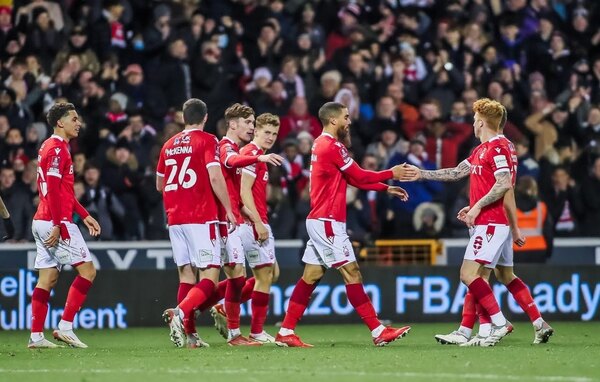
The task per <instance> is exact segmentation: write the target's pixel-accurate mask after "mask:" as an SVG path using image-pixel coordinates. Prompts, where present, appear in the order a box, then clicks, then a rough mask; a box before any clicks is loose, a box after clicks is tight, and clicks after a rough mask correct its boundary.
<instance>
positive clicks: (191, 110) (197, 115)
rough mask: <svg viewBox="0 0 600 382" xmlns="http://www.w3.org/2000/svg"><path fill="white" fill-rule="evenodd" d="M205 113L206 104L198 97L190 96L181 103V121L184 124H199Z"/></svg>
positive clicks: (202, 120)
mask: <svg viewBox="0 0 600 382" xmlns="http://www.w3.org/2000/svg"><path fill="white" fill-rule="evenodd" d="M207 113H208V110H207V108H206V104H205V103H204V101H202V100H200V99H198V98H190V99H188V100H187V101H185V103H184V104H183V122H184V123H185V124H186V125H199V124H201V123H202V122H204V118H205V117H206V114H207Z"/></svg>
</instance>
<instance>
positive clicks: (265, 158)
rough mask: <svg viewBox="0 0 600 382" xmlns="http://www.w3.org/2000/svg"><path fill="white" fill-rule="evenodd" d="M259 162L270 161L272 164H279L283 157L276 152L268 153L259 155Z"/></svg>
mask: <svg viewBox="0 0 600 382" xmlns="http://www.w3.org/2000/svg"><path fill="white" fill-rule="evenodd" d="M258 161H259V162H263V163H270V164H272V165H273V166H281V164H282V163H283V158H282V157H281V156H280V155H277V154H268V155H259V157H258Z"/></svg>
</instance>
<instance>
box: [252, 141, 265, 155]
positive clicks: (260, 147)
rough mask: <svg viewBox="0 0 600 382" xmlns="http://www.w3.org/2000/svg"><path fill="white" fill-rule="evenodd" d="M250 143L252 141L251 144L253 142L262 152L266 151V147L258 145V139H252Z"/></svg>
mask: <svg viewBox="0 0 600 382" xmlns="http://www.w3.org/2000/svg"><path fill="white" fill-rule="evenodd" d="M250 143H253V144H254V146H256V147H258V148H259V149H261V150H262V151H263V152H265V153H266V152H267V150H268V149H267V148H266V147H263V146H261V145H260V143H258V141H252V142H250Z"/></svg>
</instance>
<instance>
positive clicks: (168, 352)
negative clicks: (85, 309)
mask: <svg viewBox="0 0 600 382" xmlns="http://www.w3.org/2000/svg"><path fill="white" fill-rule="evenodd" d="M553 327H554V328H555V330H556V333H555V335H554V336H553V337H552V338H551V339H550V343H549V344H546V345H537V346H534V345H531V341H532V339H533V329H532V328H531V325H530V324H528V323H518V324H516V327H515V331H514V332H513V334H511V335H510V336H508V337H507V338H505V339H504V340H503V341H502V342H501V343H500V344H499V345H498V346H496V347H494V348H459V347H456V346H450V345H444V346H442V345H439V344H437V343H436V342H435V340H434V339H433V335H434V334H436V333H447V332H449V331H451V330H453V329H455V325H454V324H414V325H413V329H412V331H411V333H410V334H409V335H408V336H407V337H405V338H404V339H402V340H399V341H397V342H395V343H393V344H391V345H389V346H388V347H385V348H377V347H375V346H373V345H372V342H371V339H370V335H369V332H368V330H367V329H366V328H365V327H364V326H362V325H340V326H333V325H327V326H325V325H320V326H312V325H300V327H299V329H298V330H297V333H298V334H299V335H300V336H301V338H302V339H303V340H305V341H306V342H309V343H312V344H314V345H315V348H313V349H286V348H277V347H276V346H275V345H272V346H271V345H269V346H262V347H257V348H231V347H228V346H227V345H226V344H225V341H224V340H223V339H222V338H221V337H220V336H219V335H218V333H217V332H216V331H215V330H213V329H212V328H210V329H209V328H203V330H202V331H201V333H200V334H201V336H202V338H203V339H204V340H205V341H207V342H209V343H210V344H211V347H210V348H208V349H206V348H204V349H195V350H188V349H176V348H174V347H173V346H172V344H171V343H170V341H169V338H168V330H167V328H166V327H164V328H145V329H144V328H141V329H127V330H123V331H117V330H113V331H110V330H94V331H85V330H79V331H78V332H77V333H78V334H79V336H80V338H81V339H82V340H83V341H84V342H86V343H87V344H88V345H89V346H90V348H89V349H70V348H65V349H45V350H28V349H27V347H26V345H27V339H28V333H27V332H0V381H3V382H8V381H11V382H12V381H60V382H70V381H86V382H95V381H111V382H116V381H144V382H151V381H174V380H180V381H181V380H188V378H194V380H202V381H230V380H232V381H244V382H246V381H260V382H267V381H278V382H281V381H285V382H291V381H302V382H307V381H327V382H337V381H343V382H350V381H377V382H382V381H395V382H397V381H481V380H484V381H490V380H491V381H553V382H563V381H576V382H587V381H595V380H600V323H566V322H561V323H557V322H555V323H553ZM243 329H245V330H244V332H246V333H247V331H248V329H247V328H243ZM267 330H268V331H269V332H270V333H272V334H275V333H276V329H275V328H273V327H268V328H267ZM46 335H47V336H51V332H50V331H46Z"/></svg>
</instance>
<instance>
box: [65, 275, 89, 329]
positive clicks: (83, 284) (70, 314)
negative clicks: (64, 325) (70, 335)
mask: <svg viewBox="0 0 600 382" xmlns="http://www.w3.org/2000/svg"><path fill="white" fill-rule="evenodd" d="M91 287H92V282H91V281H90V280H88V279H85V278H83V277H81V276H79V275H78V276H77V277H75V280H73V283H72V284H71V287H70V288H69V294H68V295H67V302H66V304H65V310H64V312H63V314H62V319H63V320H64V321H67V322H73V319H74V318H75V314H76V313H77V312H79V309H81V306H82V305H83V302H84V301H85V298H86V297H87V294H88V291H89V290H90V288H91Z"/></svg>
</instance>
